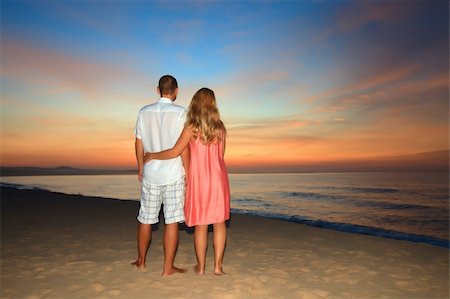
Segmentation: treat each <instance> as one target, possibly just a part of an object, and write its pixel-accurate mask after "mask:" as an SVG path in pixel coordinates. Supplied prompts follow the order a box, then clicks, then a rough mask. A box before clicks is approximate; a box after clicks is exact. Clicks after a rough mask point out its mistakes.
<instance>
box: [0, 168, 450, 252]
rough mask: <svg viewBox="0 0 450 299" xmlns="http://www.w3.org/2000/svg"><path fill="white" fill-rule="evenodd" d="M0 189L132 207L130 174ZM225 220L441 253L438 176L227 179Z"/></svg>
mask: <svg viewBox="0 0 450 299" xmlns="http://www.w3.org/2000/svg"><path fill="white" fill-rule="evenodd" d="M0 181H1V185H2V186H12V187H16V188H26V189H34V188H38V189H46V190H50V191H56V192H62V193H67V194H81V195H85V196H99V197H107V198H116V199H125V200H139V195H140V192H139V188H140V187H139V181H138V180H137V176H136V175H97V176H89V175H77V176H22V177H0ZM230 189H231V208H232V212H233V213H241V214H252V215H258V216H262V217H269V218H276V219H281V220H286V221H291V222H297V223H304V224H307V225H311V226H316V227H322V228H327V229H334V230H339V231H346V232H351V233H359V234H367V235H377V236H382V237H386V238H394V239H399V240H408V241H413V242H425V243H428V244H431V245H435V246H441V247H447V248H449V174H448V173H445V172H435V173H433V172H408V173H407V172H387V173H284V174H273V173H270V174H230Z"/></svg>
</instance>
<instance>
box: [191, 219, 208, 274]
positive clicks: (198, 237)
mask: <svg viewBox="0 0 450 299" xmlns="http://www.w3.org/2000/svg"><path fill="white" fill-rule="evenodd" d="M194 246H195V255H196V256H197V266H195V272H196V273H197V274H198V275H203V273H205V261H206V249H207V248H208V225H197V226H196V227H195V232H194Z"/></svg>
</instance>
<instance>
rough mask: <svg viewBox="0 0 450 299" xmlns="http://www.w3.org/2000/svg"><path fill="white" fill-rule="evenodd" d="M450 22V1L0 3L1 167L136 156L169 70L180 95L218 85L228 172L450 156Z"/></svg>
mask: <svg viewBox="0 0 450 299" xmlns="http://www.w3.org/2000/svg"><path fill="white" fill-rule="evenodd" d="M448 22H449V3H448V1H446V0H442V1H441V0H427V1H425V0H417V1H406V0H404V1H403V0H391V1H387V0H386V1H383V0H381V1H346V0H339V1H338V0H323V1H320V0H315V1H312V0H311V1H306V0H304V1H145V0H140V1H137V0H131V1H125V0H97V1H95V0H92V1H87V0H78V1H75V0H74V1H56V0H53V1H41V0H34V1H31V0H28V1H23V0H3V1H2V2H1V36H0V41H1V46H0V50H1V52H0V58H1V69H0V70H1V148H0V149H1V160H0V164H1V166H38V167H56V166H61V165H67V166H72V167H79V168H106V169H129V168H134V167H136V162H135V156H134V135H133V130H134V126H135V123H136V117H137V113H138V111H139V109H140V108H141V107H143V106H144V105H147V104H150V103H153V102H155V101H157V100H158V98H159V95H158V94H157V93H156V86H157V83H158V80H159V78H160V77H161V76H162V75H165V74H171V75H173V76H175V77H176V78H177V80H178V83H179V96H178V99H177V100H176V103H177V104H178V105H181V106H184V107H186V108H187V107H188V105H189V102H190V100H191V98H192V95H193V94H194V93H195V91H196V90H198V89H200V88H202V87H208V88H211V89H213V90H214V92H215V93H216V98H217V102H218V106H219V110H220V113H221V117H222V119H223V121H224V123H225V125H226V127H227V130H228V137H227V152H226V162H227V165H228V166H229V168H230V169H231V170H234V171H270V170H273V171H311V170H312V171H314V170H323V171H327V170H340V169H341V170H352V169H353V170H355V169H358V170H364V169H369V168H370V167H373V166H374V163H375V164H377V163H381V164H383V163H384V164H383V165H388V166H389V165H391V166H392V167H394V166H395V165H396V166H395V167H397V166H398V167H402V165H403V166H405V165H407V166H408V167H413V166H415V165H416V166H424V165H425V166H427V165H428V166H431V167H432V168H433V167H438V168H439V167H441V168H442V165H444V164H445V167H448V149H449V52H448V51H449V27H448ZM424 157H425V158H424ZM394 164H395V165H394ZM393 165H394V166H393ZM395 167H394V168H395Z"/></svg>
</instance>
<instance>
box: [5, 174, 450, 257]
mask: <svg viewBox="0 0 450 299" xmlns="http://www.w3.org/2000/svg"><path fill="white" fill-rule="evenodd" d="M0 179H1V177H0ZM0 188H15V189H19V190H35V191H47V192H51V193H61V194H66V195H80V196H84V197H94V198H104V199H111V200H120V201H122V200H125V201H136V200H132V199H120V198H107V197H100V196H87V195H82V194H76V193H62V192H58V191H51V190H48V189H43V188H39V187H32V186H27V185H22V184H11V183H3V182H1V181H0ZM231 213H232V214H239V215H250V216H256V217H262V218H268V219H275V220H280V221H287V222H291V223H299V224H304V225H308V226H311V227H317V228H321V229H329V230H332V231H340V232H347V233H352V234H359V235H369V236H378V237H383V238H388V239H393V240H402V241H408V242H414V243H425V244H430V245H433V246H438V247H442V248H447V249H449V248H450V240H446V239H442V238H438V237H433V236H427V235H418V234H413V233H406V232H400V231H394V230H386V229H383V228H377V227H370V226H362V225H357V224H349V223H339V222H329V221H324V220H313V219H309V218H308V217H303V216H289V215H283V214H274V213H264V212H259V211H249V210H239V209H234V208H232V209H231Z"/></svg>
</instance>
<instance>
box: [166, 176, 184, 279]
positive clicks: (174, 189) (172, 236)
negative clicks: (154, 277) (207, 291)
mask: <svg viewBox="0 0 450 299" xmlns="http://www.w3.org/2000/svg"><path fill="white" fill-rule="evenodd" d="M184 190H185V186H184V177H183V178H180V179H179V180H178V181H177V182H174V183H172V184H169V185H166V186H165V191H164V195H163V203H164V219H165V221H166V225H165V229H164V269H163V272H162V275H164V276H167V275H172V274H175V273H184V272H186V270H185V269H179V268H177V267H175V266H174V262H175V254H176V253H177V249H178V222H180V221H184V211H183V207H184Z"/></svg>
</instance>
